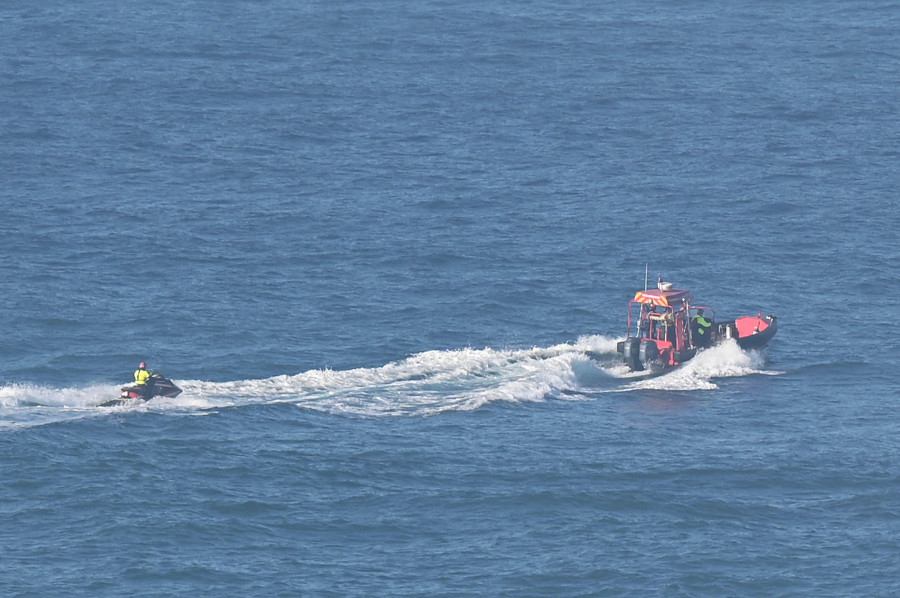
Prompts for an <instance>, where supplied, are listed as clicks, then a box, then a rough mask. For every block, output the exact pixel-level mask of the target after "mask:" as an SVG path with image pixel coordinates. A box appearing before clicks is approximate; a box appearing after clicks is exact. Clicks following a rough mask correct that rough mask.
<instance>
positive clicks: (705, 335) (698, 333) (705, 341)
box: [691, 309, 712, 347]
mask: <svg viewBox="0 0 900 598" xmlns="http://www.w3.org/2000/svg"><path fill="white" fill-rule="evenodd" d="M711 334H712V322H710V321H709V320H707V319H706V316H704V315H703V310H702V309H698V310H697V315H695V316H694V317H693V318H691V337H692V338H693V341H694V346H696V347H708V346H709V341H710V335H711Z"/></svg>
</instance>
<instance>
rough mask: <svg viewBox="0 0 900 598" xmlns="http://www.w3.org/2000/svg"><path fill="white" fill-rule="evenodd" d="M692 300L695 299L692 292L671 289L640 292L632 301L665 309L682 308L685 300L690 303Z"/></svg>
mask: <svg viewBox="0 0 900 598" xmlns="http://www.w3.org/2000/svg"><path fill="white" fill-rule="evenodd" d="M691 299H693V297H692V296H691V292H690V291H686V290H684V289H671V290H668V291H660V290H658V289H647V290H646V291H638V292H637V293H636V294H635V295H634V299H632V301H636V302H638V303H649V304H650V305H662V306H663V307H680V306H681V305H683V302H684V301H685V300H687V301H690V300H691Z"/></svg>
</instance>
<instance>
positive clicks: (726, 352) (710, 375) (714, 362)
mask: <svg viewBox="0 0 900 598" xmlns="http://www.w3.org/2000/svg"><path fill="white" fill-rule="evenodd" d="M764 363H765V359H764V357H763V355H762V354H761V353H760V352H758V351H744V350H742V349H741V348H740V347H739V346H738V344H737V342H736V341H734V340H730V341H727V342H724V343H722V344H720V345H716V346H715V347H711V348H709V349H704V350H703V351H700V352H699V353H697V355H696V356H695V357H694V358H693V359H691V360H690V361H688V362H687V363H685V364H684V365H682V366H681V367H678V368H676V369H674V370H672V371H671V372H668V373H666V374H663V375H661V376H657V377H655V378H647V379H643V380H637V381H635V382H632V383H631V384H629V385H627V386H626V387H625V388H623V389H622V390H638V389H642V390H670V391H683V390H714V389H716V388H718V386H717V385H716V383H715V379H716V378H733V377H737V376H749V375H752V374H770V375H771V374H778V373H779V372H772V371H765V370H762V369H761V368H762V367H763V365H764Z"/></svg>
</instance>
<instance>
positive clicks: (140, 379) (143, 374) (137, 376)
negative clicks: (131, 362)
mask: <svg viewBox="0 0 900 598" xmlns="http://www.w3.org/2000/svg"><path fill="white" fill-rule="evenodd" d="M149 379H150V372H148V371H147V370H141V369H137V370H135V371H134V383H135V384H146V383H147V380H149Z"/></svg>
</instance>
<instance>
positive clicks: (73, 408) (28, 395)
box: [0, 336, 771, 427]
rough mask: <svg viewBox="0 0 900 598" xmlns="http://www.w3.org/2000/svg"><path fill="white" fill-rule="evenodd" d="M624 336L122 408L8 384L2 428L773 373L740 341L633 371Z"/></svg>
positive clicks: (411, 410) (468, 401)
mask: <svg viewBox="0 0 900 598" xmlns="http://www.w3.org/2000/svg"><path fill="white" fill-rule="evenodd" d="M617 340H619V339H615V338H610V337H605V336H584V337H581V338H579V339H578V340H577V341H575V342H573V343H563V344H559V345H554V346H550V347H532V348H528V349H507V350H498V349H492V348H484V349H473V348H465V349H458V350H451V351H426V352H424V353H418V354H416V355H412V356H410V357H408V358H406V359H402V360H399V361H395V362H391V363H388V364H386V365H383V366H380V367H374V368H357V369H351V370H329V369H326V370H309V371H305V372H301V373H298V374H293V375H281V376H274V377H271V378H264V379H258V380H238V381H232V382H209V381H203V380H186V381H185V380H176V383H177V384H178V385H179V386H181V388H182V389H183V391H184V392H183V393H182V394H181V395H179V396H178V397H175V398H171V399H169V398H162V397H160V398H157V399H154V400H153V401H151V402H149V403H138V404H131V405H125V406H122V407H115V408H99V407H98V405H99V404H100V403H101V402H103V401H105V400H107V399H110V398H113V397H115V396H117V395H118V390H119V389H118V386H111V385H94V386H89V387H84V388H63V389H54V388H46V387H40V386H30V385H8V386H2V387H0V427H3V426H9V425H29V424H32V425H34V424H39V423H45V422H46V421H59V420H61V419H71V418H73V417H85V416H88V415H92V414H93V415H96V414H98V413H110V412H114V411H116V410H119V411H121V410H177V411H180V412H184V411H188V412H192V413H201V412H204V410H206V409H210V408H217V407H230V406H241V405H251V404H271V403H292V404H296V405H297V406H299V407H303V408H307V409H313V410H317V411H323V412H328V413H341V414H353V415H365V416H386V415H387V416H390V415H433V414H437V413H441V412H444V411H448V410H473V409H478V408H480V407H482V406H484V405H487V404H490V403H493V402H498V401H502V402H509V403H521V402H535V401H543V400H546V399H547V398H548V397H555V398H569V397H574V398H579V397H584V396H595V395H597V394H599V393H603V392H622V391H629V390H647V389H650V390H703V389H714V388H716V385H715V383H714V381H713V380H714V379H715V378H721V377H727V376H744V375H748V374H756V373H771V372H765V371H763V370H761V369H760V367H761V366H762V364H763V358H762V357H761V356H760V355H759V354H758V353H754V352H750V353H747V352H744V351H741V349H740V348H739V347H738V346H737V344H736V343H734V342H731V343H727V344H724V345H721V346H718V347H714V348H712V349H708V350H705V351H702V352H700V353H699V354H698V355H697V356H696V357H695V358H694V359H692V360H691V361H689V362H688V363H687V364H685V365H684V366H682V367H680V368H678V369H676V370H674V371H673V372H670V373H668V374H665V375H662V376H658V377H655V378H649V379H643V378H640V377H639V376H640V373H632V372H629V371H628V369H627V367H625V365H624V364H623V363H622V362H621V358H620V356H619V355H618V354H617V353H616V342H617Z"/></svg>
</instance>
